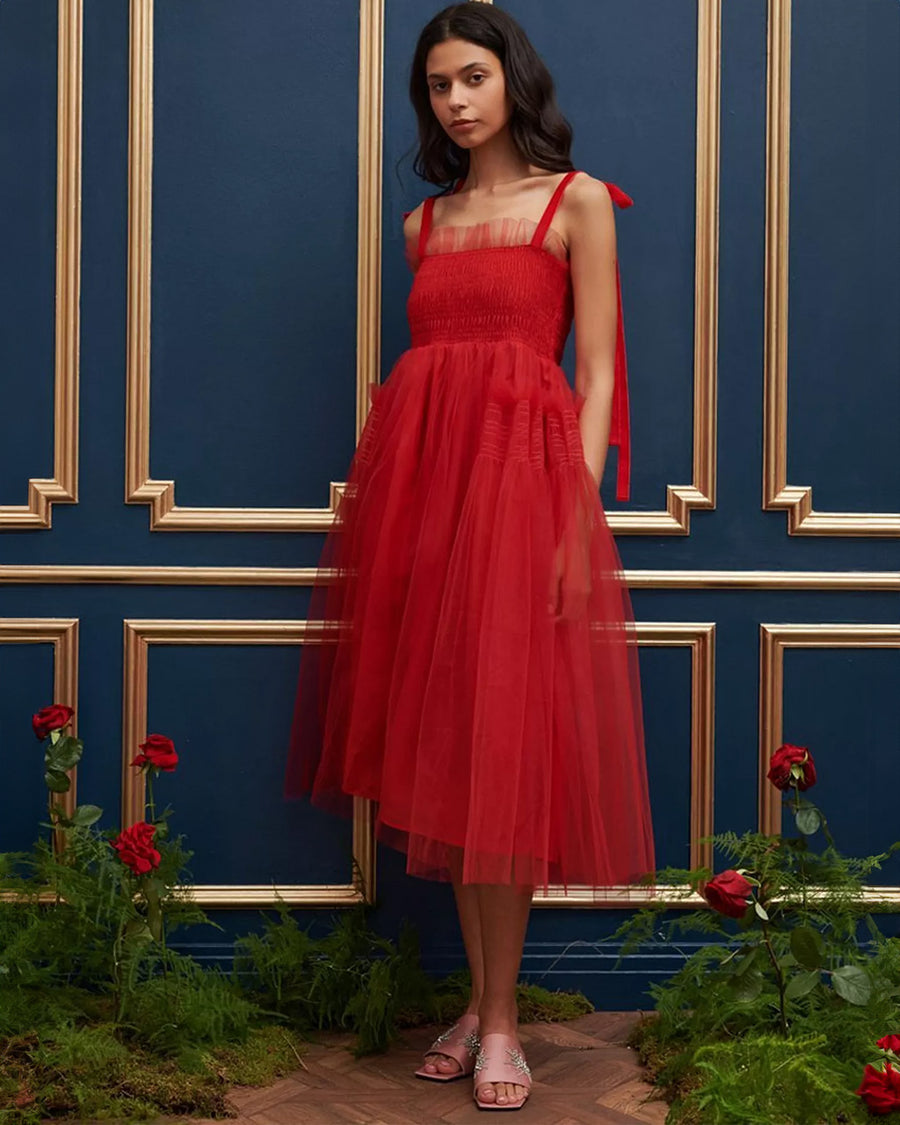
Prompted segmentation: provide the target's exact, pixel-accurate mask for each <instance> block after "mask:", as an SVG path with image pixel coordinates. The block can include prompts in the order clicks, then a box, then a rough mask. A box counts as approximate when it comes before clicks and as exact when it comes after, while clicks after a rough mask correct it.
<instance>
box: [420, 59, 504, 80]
mask: <svg viewBox="0 0 900 1125" xmlns="http://www.w3.org/2000/svg"><path fill="white" fill-rule="evenodd" d="M487 65H488V64H487V63H484V62H470V63H466V65H465V66H461V67H460V68H459V70H460V74H461V73H462V72H463V71H464V70H471V69H472V67H473V66H484V67H486V66H487ZM425 77H426V78H446V77H447V76H446V74H438V73H437V72H436V71H435V72H433V73H431V74H426V75H425Z"/></svg>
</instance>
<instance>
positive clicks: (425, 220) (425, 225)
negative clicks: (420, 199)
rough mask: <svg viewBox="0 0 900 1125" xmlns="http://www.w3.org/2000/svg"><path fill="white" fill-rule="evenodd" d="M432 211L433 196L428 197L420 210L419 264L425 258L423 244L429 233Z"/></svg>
mask: <svg viewBox="0 0 900 1125" xmlns="http://www.w3.org/2000/svg"><path fill="white" fill-rule="evenodd" d="M432 211H434V196H433V195H429V196H428V198H427V199H426V200H425V206H424V207H423V208H422V225H421V226H420V227H419V246H418V259H419V261H420V262H421V261H422V258H423V257H424V256H425V243H426V242H427V241H428V235H429V234H430V233H431V213H432Z"/></svg>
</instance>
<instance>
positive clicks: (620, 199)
mask: <svg viewBox="0 0 900 1125" xmlns="http://www.w3.org/2000/svg"><path fill="white" fill-rule="evenodd" d="M606 187H607V189H608V191H609V194H610V196H611V197H612V200H613V202H614V203H615V204H616V206H617V207H631V205H632V204H633V203H634V200H633V199H632V198H631V196H629V195H626V194H625V192H624V191H622V189H621V188H620V187H618V186H617V185H616V184H609V183H608V184H607V185H606ZM583 405H584V395H582V394H581V393H580V392H576V394H575V410H576V412H577V413H580V411H581V407H582V406H583ZM628 415H629V410H628V361H627V357H626V355H625V324H624V321H623V319H622V282H621V278H620V276H619V263H618V260H617V261H616V359H615V381H614V385H613V401H612V417H611V419H610V425H609V442H608V444H609V445H615V446H617V447H618V450H619V456H618V459H617V465H616V499H617V500H627V499H629V497H630V495H631V428H630V425H629V417H628Z"/></svg>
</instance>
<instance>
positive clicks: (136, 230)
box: [125, 0, 384, 531]
mask: <svg viewBox="0 0 900 1125" xmlns="http://www.w3.org/2000/svg"><path fill="white" fill-rule="evenodd" d="M383 23H384V0H360V4H359V126H358V127H359V168H358V181H359V191H358V200H359V203H358V209H357V218H358V222H357V231H358V234H357V326H356V334H357V352H356V355H357V360H356V411H357V418H356V439H357V441H358V440H359V436H360V434H361V433H362V427H363V425H364V422H365V417H366V411H367V410H368V386H369V383H370V382H375V381H376V380H377V378H378V371H379V367H380V359H379V351H380V347H381V334H380V317H381V265H380V259H381V163H382V144H381V118H382V109H381V87H382V77H383V75H382V71H383V60H382V52H383V38H384V36H383ZM128 151H129V160H128V298H127V309H128V312H127V321H128V352H127V360H126V407H125V414H126V418H125V426H126V437H125V500H126V502H127V503H129V504H149V505H150V527H151V530H153V531H321V530H323V529H325V528H328V527H330V526H331V524H332V523H333V522H334V517H335V513H336V511H337V505H338V501H339V496H340V494H341V492H342V491H343V489H344V487H345V486H344V483H343V482H336V481H332V482H331V483H330V486H329V496H328V504H327V506H325V507H323V508H227V507H182V506H180V505H179V504H177V503H176V502H175V481H173V480H155V479H153V478H152V477H151V475H150V367H151V355H150V319H151V311H150V284H151V227H152V194H153V0H131V8H130V87H129V144H128ZM222 479H223V481H224V482H225V483H227V476H226V474H224V473H223V477H222Z"/></svg>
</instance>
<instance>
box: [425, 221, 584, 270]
mask: <svg viewBox="0 0 900 1125" xmlns="http://www.w3.org/2000/svg"><path fill="white" fill-rule="evenodd" d="M537 228H538V223H536V222H535V221H534V220H533V219H525V218H513V217H511V216H509V217H507V216H498V217H496V218H493V219H485V220H484V221H483V222H480V223H465V224H463V223H446V224H442V225H441V226H437V227H432V228H431V230H430V231H429V233H428V238H427V240H426V243H425V253H424V257H425V258H429V257H431V256H432V255H438V254H460V253H470V252H472V251H477V250H499V249H511V248H514V247H515V248H522V247H528V248H530V249H534V250H538V251H540V252H541V253H544V254H547V255H549V257H550V258H551V259H552V260H553V261H554V262H556V263H557V264H559V265H560V266H562V267H563V268H564V269H568V268H569V254H568V248H567V247H566V244H565V242H564V241H563V239H562V236H561V235H560V234H559V232H558V231H557V230H555V229H554V228H553V227H552V226H548V227H547V229H546V232H545V234H544V240H543V243H542V244H541V245H537V244H535V243H534V242H533V239H534V235H535V232H536V230H537ZM417 242H418V239H417V238H415V237H413V238H407V239H406V259H407V262H408V263H409V265H410V266H411V268H412V269H413V270H415V269H416V268H417V267H418V265H419V264H420V263H419V262H418V260H417Z"/></svg>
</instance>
